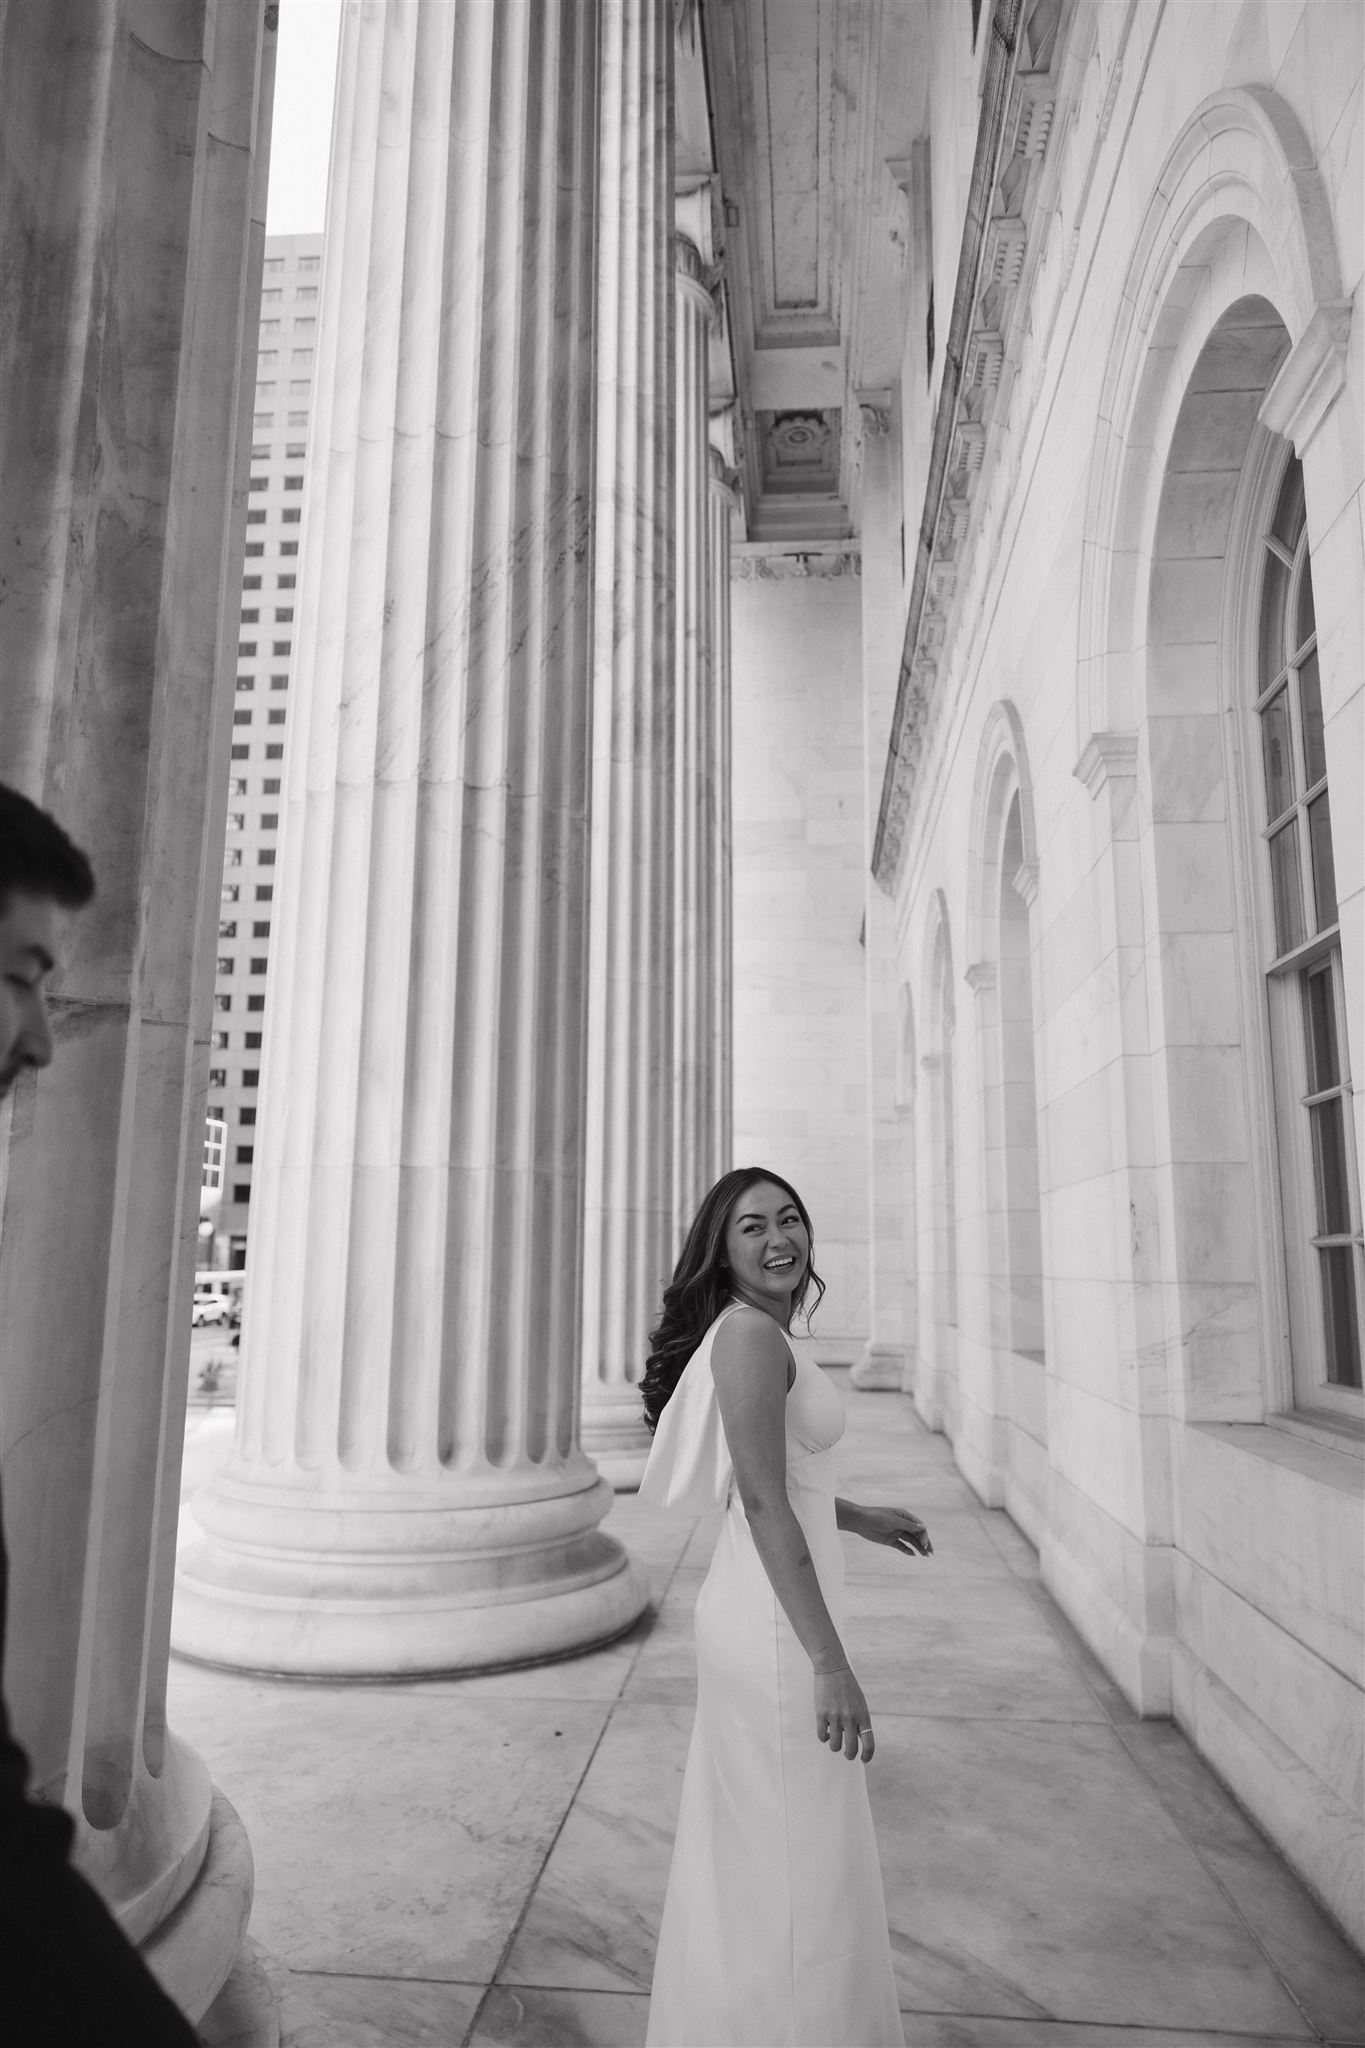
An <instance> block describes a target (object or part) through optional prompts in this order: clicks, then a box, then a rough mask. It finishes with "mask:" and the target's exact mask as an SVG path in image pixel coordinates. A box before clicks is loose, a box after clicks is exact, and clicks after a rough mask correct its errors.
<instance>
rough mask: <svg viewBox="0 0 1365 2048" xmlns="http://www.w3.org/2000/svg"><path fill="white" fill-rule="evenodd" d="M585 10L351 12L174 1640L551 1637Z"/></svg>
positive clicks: (580, 1071) (574, 1357)
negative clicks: (263, 879)
mask: <svg viewBox="0 0 1365 2048" xmlns="http://www.w3.org/2000/svg"><path fill="white" fill-rule="evenodd" d="M598 17H599V0H558V4H557V5H555V6H553V7H541V6H532V5H530V4H527V0H390V4H389V5H388V6H385V7H382V8H373V7H369V6H362V5H361V4H359V0H348V4H347V7H346V11H345V13H344V16H343V22H342V43H341V53H340V62H339V71H338V104H337V112H336V118H335V130H334V140H333V152H332V171H331V189H330V192H329V201H328V227H327V245H326V252H325V257H324V270H323V305H322V319H321V335H322V339H323V349H322V354H321V362H320V374H319V385H318V397H317V404H318V432H317V441H316V445H317V448H318V450H319V456H318V460H317V462H316V465H315V467H314V469H313V471H312V473H311V476H310V482H309V498H308V504H307V507H306V510H305V540H304V559H303V577H302V582H303V591H302V631H301V641H302V656H303V659H302V672H301V676H300V681H299V686H298V695H299V700H300V701H299V706H298V712H297V714H296V715H297V721H298V722H297V724H296V726H295V729H294V733H293V738H292V742H291V754H290V760H289V784H288V786H289V801H288V810H287V816H286V820H285V832H284V835H283V838H284V843H283V852H282V867H283V875H282V880H281V887H280V898H281V901H280V906H279V908H280V922H281V931H280V935H279V941H278V943H277V945H276V947H275V948H274V950H273V952H272V975H273V981H272V986H271V991H270V998H269V1003H270V1015H271V1019H272V1027H273V1030H272V1036H271V1039H270V1043H269V1046H268V1048H267V1053H266V1060H265V1068H264V1073H263V1076H262V1080H263V1087H262V1100H261V1110H260V1129H261V1146H260V1150H259V1152H258V1155H257V1174H256V1181H257V1186H258V1189H259V1194H258V1197H257V1209H256V1215H255V1218H254V1227H253V1239H252V1247H251V1254H250V1258H251V1283H250V1289H249V1292H248V1296H247V1302H246V1310H245V1320H244V1327H243V1334H242V1365H241V1385H240V1393H239V1406H238V1429H237V1439H236V1445H235V1449H234V1452H233V1455H232V1458H231V1460H230V1461H229V1463H228V1465H227V1467H226V1468H225V1470H224V1471H223V1472H222V1473H221V1474H220V1475H219V1476H218V1477H217V1479H216V1480H215V1481H213V1482H212V1483H211V1485H210V1486H209V1487H208V1488H206V1489H205V1490H204V1492H203V1493H202V1494H201V1496H200V1497H199V1500H198V1502H197V1504H196V1509H195V1513H196V1515H197V1517H198V1520H199V1523H200V1525H201V1528H202V1531H203V1534H202V1538H201V1540H200V1541H199V1542H198V1543H197V1544H196V1545H195V1546H194V1547H193V1549H192V1550H191V1551H190V1553H189V1554H188V1555H187V1556H185V1558H184V1559H183V1562H182V1572H181V1581H180V1592H179V1597H178V1602H177V1609H176V1630H177V1634H176V1641H177V1643H178V1644H179V1645H181V1646H183V1647H184V1648H185V1649H186V1650H187V1651H189V1652H191V1653H192V1654H194V1655H196V1656H200V1657H205V1658H208V1659H211V1660H213V1661H217V1662H223V1663H229V1664H235V1665H241V1666H254V1667H261V1668H266V1669H270V1670H276V1671H281V1672H300V1673H310V1674H311V1673H355V1674H367V1673H368V1674H379V1673H384V1672H394V1673H396V1672H405V1671H418V1670H440V1669H459V1668H470V1667H474V1666H480V1665H491V1664H498V1663H505V1662H513V1661H520V1660H524V1659H528V1658H535V1657H538V1656H544V1655H552V1654H556V1653H559V1652H562V1651H564V1650H567V1649H571V1648H576V1647H579V1646H581V1645H583V1644H584V1643H587V1642H590V1641H596V1640H601V1639H604V1638H606V1637H608V1636H610V1635H612V1634H614V1633H617V1632H619V1631H620V1630H621V1629H622V1628H624V1627H626V1626H628V1625H629V1623H630V1622H631V1621H632V1620H633V1619H634V1617H635V1615H636V1614H637V1613H638V1612H639V1610H640V1608H641V1606H642V1605H643V1602H644V1599H645V1597H646V1587H645V1585H644V1583H643V1580H642V1579H641V1577H640V1575H639V1574H638V1573H637V1571H636V1569H635V1568H634V1567H633V1566H632V1565H631V1564H630V1561H629V1560H628V1559H627V1557H626V1555H625V1553H624V1552H623V1551H622V1550H621V1548H620V1546H619V1545H618V1544H616V1543H614V1542H612V1541H610V1540H609V1539H608V1538H606V1537H604V1536H603V1535H602V1534H601V1533H600V1532H599V1531H598V1529H597V1524H598V1522H599V1521H600V1520H601V1517H602V1515H603V1514H604V1513H605V1512H606V1509H607V1507H608V1506H609V1504H610V1499H611V1493H610V1489H609V1487H608V1486H607V1485H606V1484H605V1483H604V1482H603V1481H602V1480H601V1479H599V1477H598V1476H597V1474H596V1473H595V1471H594V1470H593V1467H592V1466H591V1465H590V1464H589V1462H588V1461H587V1459H586V1458H585V1457H584V1456H583V1453H582V1451H581V1450H580V1448H579V1446H578V1444H577V1441H576V1421H577V1413H578V1399H579V1372H580V1332H581V1317H582V1296H581V1284H580V1274H581V1255H582V1221H583V1207H582V1205H583V1089H584V1068H585V1061H584V1052H585V1026H586V971H585V970H586V941H587V885H588V864H587V814H588V799H589V766H590V764H589V732H590V717H591V695H592V659H591V613H592V591H593V553H592V524H593V522H592V507H593V493H594V487H595V479H594V468H593V439H592V417H593V404H592V391H593V376H594V365H593V340H594V324H595V322H594V287H593V219H594V212H595V203H594V202H595V190H596V171H597V158H596V118H597V77H598Z"/></svg>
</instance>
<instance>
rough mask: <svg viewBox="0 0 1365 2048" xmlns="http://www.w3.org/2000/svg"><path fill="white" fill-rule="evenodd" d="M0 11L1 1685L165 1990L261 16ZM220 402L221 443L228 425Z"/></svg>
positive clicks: (229, 1943) (203, 1863)
mask: <svg viewBox="0 0 1365 2048" xmlns="http://www.w3.org/2000/svg"><path fill="white" fill-rule="evenodd" d="M265 12H266V10H265V9H264V8H261V7H231V8H223V9H218V10H216V11H215V10H205V9H204V8H202V7H200V8H193V7H186V8H178V9H177V8H167V7H165V6H164V5H160V4H154V0H103V4H100V0H79V4H78V0H44V4H43V5H42V6H15V7H10V8H7V9H5V10H3V11H0V81H2V83H0V119H2V120H3V124H4V132H5V141H6V150H5V185H4V208H5V210H4V217H3V223H2V226H3V236H4V267H5V277H6V286H7V288H6V291H5V293H4V294H3V299H2V300H0V328H2V329H3V353H4V361H5V366H6V369H5V379H6V383H5V402H4V407H3V415H2V421H0V433H2V435H3V440H2V441H0V469H2V471H3V475H4V479H5V488H4V493H3V500H2V501H0V519H2V520H3V528H4V532H3V550H4V562H5V580H6V602H5V657H6V670H7V677H6V684H5V706H4V728H3V748H2V749H0V776H3V778H4V779H5V780H6V781H8V782H11V783H13V784H16V785H17V786H18V787H19V788H21V789H23V790H24V791H26V792H27V793H28V794H29V795H30V796H32V797H33V798H35V799H36V800H37V801H38V802H39V803H41V804H43V805H44V806H46V807H47V808H49V809H50V810H52V811H53V812H54V813H55V814H56V815H57V817H58V818H59V820H60V821H61V822H62V823H63V824H64V825H65V826H66V828H67V829H68V830H69V831H70V832H71V834H72V836H73V837H74V838H75V839H76V840H77V841H78V842H79V843H80V844H82V845H83V846H84V847H85V848H86V850H87V851H88V853H89V855H90V858H91V861H92V864H93V866H94V869H95V874H96V879H97V883H98V894H97V896H96V899H95V901H94V903H93V904H92V905H91V906H90V907H89V908H88V909H86V910H85V911H83V912H81V913H80V914H79V915H77V916H75V917H73V918H72V919H71V920H70V925H69V930H68V934H67V938H66V942H65V946H64V954H63V959H62V963H61V967H60V971H59V972H58V974H57V975H56V976H55V977H54V981H53V984H52V988H53V1000H52V1014H53V1024H54V1034H55V1038H56V1053H55V1059H54V1063H53V1065H52V1068H51V1069H50V1071H49V1072H47V1073H46V1074H44V1075H42V1076H41V1077H39V1078H37V1079H36V1080H35V1079H34V1078H33V1077H32V1076H30V1077H27V1078H25V1079H23V1080H21V1081H20V1082H19V1084H18V1086H17V1088H16V1089H15V1092H14V1094H13V1097H12V1098H11V1101H10V1103H9V1105H8V1106H7V1108H6V1110H5V1111H4V1112H0V1146H3V1157H2V1158H0V1202H2V1204H3V1207H2V1208H0V1328H3V1331H4V1365H3V1376H2V1377H0V1461H2V1462H3V1475H4V1502H5V1528H6V1536H7V1539H8V1544H9V1558H10V1573H9V1615H8V1621H9V1627H8V1640H7V1644H6V1663H5V1671H4V1690H5V1697H6V1700H7V1702H8V1705H9V1708H10V1711H11V1714H12V1716H13V1720H14V1723H15V1727H16V1730H17V1733H18V1736H19V1739H20V1740H21V1741H22V1742H23V1743H24V1745H25V1747H26V1748H27V1749H28V1751H29V1753H30V1756H31V1758H32V1763H33V1778H34V1789H35V1791H36V1793H37V1794H38V1795H39V1796H40V1797H42V1798H45V1799H48V1800H51V1801H53V1802H57V1801H60V1802H62V1803H63V1804H65V1805H66V1806H67V1807H68V1808H69V1810H70V1811H71V1813H72V1814H73V1816H74V1817H75V1821H76V1855H77V1860H78V1863H79V1866H80V1867H81V1869H82V1870H83V1871H84V1872H85V1873H86V1875H87V1876H88V1877H89V1878H90V1879H91V1881H92V1882H93V1883H94V1884H95V1885H96V1887H97V1888H98V1889H99V1890H100V1891H101V1892H102V1894H103V1895H104V1897H105V1898H106V1899H107V1900H108V1902H109V1904H110V1906H111V1907H112V1908H113V1910H114V1911H115V1913H116V1914H117V1916H118V1918H119V1919H120V1921H121V1922H122V1925H123V1927H124V1928H125V1930H126V1931H127V1933H128V1934H129V1936H130V1937H131V1938H132V1939H133V1940H134V1941H136V1942H138V1943H140V1944H141V1946H142V1949H143V1952H144V1954H145V1955H146V1956H147V1958H148V1960H149V1962H150V1963H151V1965H152V1967H153V1968H154V1969H155V1971H156V1972H157V1974H158V1975H159V1976H160V1977H161V1979H162V1981H163V1983H164V1984H165V1985H166V1987H167V1989H168V1990H169V1991H170V1992H171V1993H172V1995H173V1996H174V1997H175V1998H176V1999H177V2000H178V2001H179V2003H180V2004H181V2005H182V2006H183V2007H184V2009H185V2010H186V2011H187V2012H188V2013H189V2014H190V2015H191V2017H192V2018H194V2019H196V2020H197V2019H199V2018H200V2017H202V2016H203V2014H204V2013H205V2011H206V2009H207V2008H208V2007H209V2006H210V2004H211V2003H212V2002H213V2001H214V1999H215V1996H216V1994H217V1993H218V1991H219V1989H220V1987H221V1986H222V1985H223V1983H224V1981H225V1979H227V1977H228V1975H229V1972H230V1971H231V1970H232V1969H233V1967H234V1960H235V1958H236V1956H237V1953H238V1949H239V1946H240V1941H241V1936H242V1932H243V1929H244V1927H245V1924H246V1918H247V1913H248V1911H249V1907H250V1900H251V1856H250V1850H249V1848H248V1845H247V1842H246V1837H245V1835H244V1833H243V1831H242V1828H241V1824H240V1822H239V1821H238V1820H237V1818H236V1816H235V1815H234V1814H233V1812H232V1809H231V1807H230V1806H229V1805H228V1803H227V1801H226V1800H225V1799H224V1798H222V1796H221V1795H219V1794H218V1793H216V1792H215V1789H214V1787H213V1786H212V1784H211V1783H210V1780H209V1776H208V1772H207V1770H206V1769H205V1767H204V1765H203V1763H202V1762H201V1761H200V1759H199V1758H198V1757H197V1756H196V1755H195V1754H194V1752H193V1751H192V1750H190V1749H189V1748H187V1747H186V1745H185V1744H184V1743H182V1742H180V1741H179V1740H177V1738H176V1736H175V1735H174V1734H173V1733H172V1732H171V1731H170V1729H168V1727H167V1725H166V1672H167V1661H168V1634H169V1628H170V1610H171V1591H172V1571H173V1563H174V1551H175V1534H176V1513H177V1506H178V1498H179V1477H180V1460H181V1446H182V1440H183V1430H184V1414H185V1402H186V1393H187V1388H188V1383H189V1358H188V1350H189V1332H190V1304H191V1295H192V1291H193V1285H194V1263H195V1251H196V1245H197V1230H198V1217H199V1184H200V1179H201V1174H202V1158H203V1143H204V1105H205V1094H206V1087H207V1079H208V1073H207V1069H208V1041H209V1033H210V1025H211V1021H212V1007H211V1005H212V993H213V974H214V961H215V956H216V951H217V945H216V941H217V927H218V918H219V901H218V892H219V882H220V877H221V867H222V847H223V830H224V806H225V803H226V792H227V770H228V747H229V744H230V739H231V728H232V703H233V680H232V679H233V671H234V667H235V653H236V639H237V616H236V614H237V603H238V593H237V588H236V587H235V583H236V578H237V577H238V576H239V575H240V564H241V560H242V545H243V534H244V530H245V520H246V462H247V456H248V452H249V446H250V432H249V429H250V418H249V415H250V412H251V383H250V380H251V377H252V374H253V364H254V357H255V349H256V334H257V321H258V315H259V305H260V282H261V262H262V254H263V239H264V228H263V222H264V199H265V173H266V157H267V139H268V133H269V121H270V105H271V96H272V87H273V75H274V36H273V34H271V33H270V31H269V30H268V29H267V28H266V26H265ZM243 414H245V415H246V416H247V417H246V419H245V426H246V429H247V432H246V433H245V435H244V434H243V433H242V432H241V431H240V426H239V422H241V421H242V416H243Z"/></svg>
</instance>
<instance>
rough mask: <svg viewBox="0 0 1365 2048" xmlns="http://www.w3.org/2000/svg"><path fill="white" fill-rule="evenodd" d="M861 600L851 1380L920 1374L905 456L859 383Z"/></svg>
mask: <svg viewBox="0 0 1365 2048" xmlns="http://www.w3.org/2000/svg"><path fill="white" fill-rule="evenodd" d="M858 411H859V421H860V426H861V433H862V478H861V515H862V516H861V532H862V557H863V562H862V568H863V573H862V599H863V607H862V610H863V619H862V625H863V635H862V638H863V649H862V652H863V764H864V804H865V812H864V815H865V818H866V835H867V837H866V851H867V859H866V862H865V867H864V877H863V885H864V886H863V904H864V914H863V963H864V973H865V976H866V984H865V985H866V994H867V1061H868V1066H867V1082H868V1132H867V1140H868V1157H867V1169H868V1181H867V1193H868V1220H869V1232H868V1238H869V1250H870V1253H871V1256H870V1258H869V1261H868V1325H869V1327H868V1336H867V1343H866V1345H865V1347H864V1349H863V1353H862V1356H861V1357H860V1358H859V1359H858V1360H857V1362H856V1363H855V1365H854V1367H853V1371H852V1373H851V1374H850V1379H851V1382H852V1384H853V1385H854V1386H855V1387H858V1388H861V1389H863V1390H864V1391H867V1390H870V1389H873V1388H878V1387H880V1388H890V1389H896V1390H900V1389H904V1391H905V1392H907V1393H908V1392H910V1390H911V1388H912V1386H913V1384H914V1366H913V1357H912V1354H913V1343H912V1338H911V1333H912V1332H913V1331H914V1328H915V1320H916V1259H915V1243H914V1230H915V1222H914V1208H915V1205H914V1199H913V1186H912V1185H911V1175H910V1173H909V1172H907V1160H906V1123H907V1116H908V1113H909V1107H910V1102H911V1099H912V1097H913V1092H914V1078H915V1077H914V1067H913V1061H914V1048H913V1043H911V1044H910V1045H909V1046H907V1045H906V1043H905V1040H906V1038H907V1035H908V1033H909V1020H908V1019H907V1018H906V1016H905V1015H904V1012H903V1008H902V997H901V993H900V988H899V979H900V977H899V974H898V972H897V955H898V951H899V947H898V940H897V933H896V907H895V905H894V903H893V902H892V901H891V900H890V899H889V898H888V897H887V895H886V894H885V893H884V891H883V890H882V889H881V888H880V887H879V886H878V884H877V882H876V880H875V879H874V877H873V874H872V842H873V838H874V836H875V833H876V829H877V811H878V806H879V804H880V801H881V787H882V775H883V771H884V769H885V765H886V750H887V745H888V741H889V738H890V731H891V719H892V712H893V707H894V704H895V696H896V684H897V680H898V678H899V675H900V658H901V641H902V639H903V637H904V616H903V607H904V601H905V600H904V595H903V580H902V569H901V535H900V528H901V517H902V514H903V511H904V503H903V498H902V494H901V490H900V473H899V472H900V465H899V463H898V461H897V457H896V445H897V440H898V436H897V435H896V434H895V433H893V431H892V428H893V424H894V413H893V405H892V394H891V392H890V391H889V390H877V391H865V392H863V393H861V394H860V403H859V408H858Z"/></svg>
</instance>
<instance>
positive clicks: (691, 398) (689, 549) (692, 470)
mask: <svg viewBox="0 0 1365 2048" xmlns="http://www.w3.org/2000/svg"><path fill="white" fill-rule="evenodd" d="M674 249H675V252H676V275H677V440H676V446H677V474H676V494H677V522H678V530H677V573H676V578H675V583H676V590H677V619H676V627H675V649H676V652H675V657H674V686H675V693H676V695H675V714H674V715H675V732H676V742H675V744H676V748H677V800H676V826H675V833H674V869H675V878H674V914H673V934H674V962H675V965H674V1001H673V1018H674V1025H673V1041H674V1043H673V1058H674V1081H673V1133H674V1136H673V1144H674V1157H673V1223H674V1250H675V1253H676V1251H677V1249H678V1247H679V1246H680V1245H681V1243H682V1238H683V1235H684V1233H685V1231H686V1230H687V1227H688V1224H689V1223H690V1222H691V1220H692V1217H693V1215H694V1214H695V1213H696V1209H697V1205H698V1203H699V1202H700V1200H701V1198H702V1196H703V1195H704V1194H705V1193H706V1190H707V1188H708V1187H709V1186H710V1184H711V1182H712V1181H713V1180H714V1179H715V1157H716V1154H715V1109H714V1100H715V1097H714V1090H715V1085H716V1060H715V1048H714V1046H713V1044H712V1031H713V1027H714V1018H715V1005H714V997H713V993H712V985H713V981H714V975H715V955H714V944H713V931H714V917H715V892H716V879H717V877H716V873H715V863H714V842H715V825H716V789H715V782H714V753H715V738H714V734H715V706H714V700H713V690H712V659H711V632H712V613H711V512H710V476H711V467H710V450H709V447H708V444H707V399H708V384H709V375H708V351H709V342H710V334H711V324H712V321H713V319H714V317H715V308H714V306H713V304H712V300H711V294H710V291H709V290H708V287H707V279H706V267H705V264H704V262H703V260H702V257H701V254H700V252H699V251H698V249H697V248H696V246H695V244H694V243H693V242H691V241H690V240H689V239H688V237H687V236H686V235H682V234H678V235H675V237H674Z"/></svg>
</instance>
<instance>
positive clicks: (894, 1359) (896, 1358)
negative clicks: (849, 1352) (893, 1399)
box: [849, 1339, 909, 1394]
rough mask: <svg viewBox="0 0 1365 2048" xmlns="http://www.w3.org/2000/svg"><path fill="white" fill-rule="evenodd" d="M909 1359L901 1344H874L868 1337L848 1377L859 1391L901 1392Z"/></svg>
mask: <svg viewBox="0 0 1365 2048" xmlns="http://www.w3.org/2000/svg"><path fill="white" fill-rule="evenodd" d="M908 1369H909V1360H908V1356H907V1353H906V1349H905V1346H904V1345H903V1344H875V1343H873V1342H872V1341H871V1340H870V1339H869V1341H868V1343H867V1344H866V1345H865V1346H864V1349H863V1355H862V1357H861V1358H860V1359H859V1360H858V1363H857V1364H856V1365H855V1366H854V1368H853V1370H852V1372H851V1373H850V1374H849V1378H850V1380H851V1381H852V1383H853V1385H854V1386H855V1387H857V1389H858V1390H859V1392H860V1393H864V1394H870V1393H873V1392H884V1393H891V1394H899V1393H902V1392H903V1391H904V1389H905V1377H906V1373H907V1371H908Z"/></svg>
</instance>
